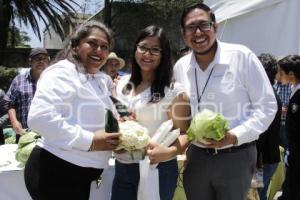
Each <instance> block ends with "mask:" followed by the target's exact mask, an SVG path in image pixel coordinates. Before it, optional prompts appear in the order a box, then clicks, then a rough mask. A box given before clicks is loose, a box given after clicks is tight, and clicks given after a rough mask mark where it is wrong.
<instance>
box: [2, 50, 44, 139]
mask: <svg viewBox="0 0 300 200" xmlns="http://www.w3.org/2000/svg"><path fill="white" fill-rule="evenodd" d="M28 61H29V66H30V67H31V69H30V70H28V71H26V72H24V73H20V74H19V75H17V76H16V77H15V78H14V80H13V81H12V83H11V85H10V88H9V90H8V91H7V93H6V95H5V97H4V100H5V101H7V102H8V105H9V110H8V115H9V119H10V122H11V125H12V127H13V129H14V131H15V132H16V142H17V143H18V141H19V138H20V135H21V134H22V132H23V130H24V129H27V128H28V126H27V116H28V111H29V106H30V103H31V100H32V98H33V96H34V93H35V90H36V83H37V80H38V79H39V77H40V75H41V73H42V71H43V70H44V69H45V68H46V67H47V66H48V65H49V56H48V52H47V50H46V49H44V48H35V49H32V50H31V52H30V54H29V59H28Z"/></svg>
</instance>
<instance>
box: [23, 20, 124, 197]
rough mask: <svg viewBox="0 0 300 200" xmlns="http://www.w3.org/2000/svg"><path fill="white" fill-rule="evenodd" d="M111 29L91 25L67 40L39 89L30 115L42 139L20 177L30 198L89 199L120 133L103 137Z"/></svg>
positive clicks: (109, 106) (108, 105) (30, 122)
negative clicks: (101, 70)
mask: <svg viewBox="0 0 300 200" xmlns="http://www.w3.org/2000/svg"><path fill="white" fill-rule="evenodd" d="M112 44H113V38H112V35H111V32H110V31H109V29H108V28H107V27H106V26H105V25H104V24H102V23H100V22H95V21H89V22H86V23H84V24H83V25H82V26H80V27H79V28H78V29H77V31H76V32H75V33H74V34H73V35H72V36H71V39H70V41H69V43H68V44H67V46H66V47H65V48H64V49H63V50H62V51H61V52H60V53H59V54H58V57H57V58H56V59H55V62H54V63H53V65H51V66H50V67H48V68H47V69H46V70H45V71H44V72H43V74H42V75H41V78H40V80H39V82H38V85H37V91H36V93H35V96H34V98H33V100H32V104H31V107H30V110H29V114H28V125H29V127H30V129H32V130H33V131H35V132H37V133H38V134H39V135H40V136H41V139H39V140H38V142H37V145H36V146H35V147H34V148H33V150H32V152H31V154H30V157H29V159H28V161H27V163H26V166H25V171H24V177H25V184H26V187H27V190H28V192H29V194H30V195H31V197H32V198H33V199H78V200H79V199H80V200H88V199H89V194H90V185H91V182H92V181H94V180H97V179H98V178H99V176H100V175H101V173H102V171H103V168H105V167H108V160H109V158H110V157H111V154H112V151H111V150H113V149H115V148H116V146H117V145H118V144H119V136H120V134H119V133H106V132H105V122H106V120H107V119H105V115H106V113H107V112H108V111H107V110H111V111H113V112H114V113H116V111H114V105H113V103H112V102H111V100H110V98H109V95H110V91H109V90H110V88H108V86H107V85H108V82H111V79H110V77H109V76H107V75H106V74H104V73H102V72H100V71H99V70H100V68H101V67H102V66H103V65H104V64H105V62H106V60H107V57H108V54H109V51H110V49H111V48H112Z"/></svg>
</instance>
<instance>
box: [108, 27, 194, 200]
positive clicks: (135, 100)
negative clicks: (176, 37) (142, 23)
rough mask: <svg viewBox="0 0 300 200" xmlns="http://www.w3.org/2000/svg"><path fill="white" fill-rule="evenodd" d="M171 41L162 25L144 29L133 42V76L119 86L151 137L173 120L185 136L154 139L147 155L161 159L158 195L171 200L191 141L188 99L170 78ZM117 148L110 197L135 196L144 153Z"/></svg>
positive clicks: (133, 198) (114, 199)
mask: <svg viewBox="0 0 300 200" xmlns="http://www.w3.org/2000/svg"><path fill="white" fill-rule="evenodd" d="M170 53H171V50H170V44H169V40H168V39H167V37H166V34H165V32H164V31H163V29H162V28H160V27H157V26H154V25H152V26H148V27H146V28H145V29H143V30H142V31H141V32H140V34H139V36H138V38H137V40H136V42H135V45H134V50H133V54H132V55H134V57H133V59H132V73H131V75H127V76H123V77H122V78H121V79H120V80H119V81H118V84H117V87H116V91H117V98H119V99H120V100H122V101H123V102H126V104H128V107H129V109H131V110H132V111H133V112H134V114H135V118H136V120H137V121H138V123H139V124H141V125H142V126H144V127H146V128H147V129H148V131H149V136H150V137H151V136H153V135H154V133H155V131H156V130H157V129H158V128H159V127H160V125H161V124H162V123H163V122H165V121H167V120H169V119H171V120H172V121H173V125H174V129H177V128H180V132H181V133H182V135H180V136H179V138H178V139H177V140H176V141H175V142H174V143H173V145H171V146H169V147H164V146H162V145H160V144H156V143H151V144H150V145H149V147H148V149H147V154H148V156H149V159H150V161H151V163H152V164H155V163H157V164H158V166H157V169H158V173H159V195H160V199H161V200H172V198H173V195H174V192H175V188H176V183H177V177H178V166H177V159H176V155H177V154H181V153H182V152H183V151H184V150H185V148H186V146H187V145H188V140H187V136H186V134H185V131H186V130H187V128H188V126H189V122H190V106H189V100H188V97H187V95H186V93H185V92H184V89H183V87H182V86H181V85H180V84H178V83H174V82H172V81H171V80H172V71H173V70H172V68H173V67H172V64H171V57H170V56H171V55H170ZM133 155H134V159H131V157H130V154H129V152H123V153H118V152H116V154H115V156H116V163H115V177H114V181H113V187H112V198H111V200H123V199H128V200H129V199H130V200H136V199H137V192H138V185H139V181H140V171H139V161H140V160H142V159H143V153H142V152H141V151H135V152H134V153H133Z"/></svg>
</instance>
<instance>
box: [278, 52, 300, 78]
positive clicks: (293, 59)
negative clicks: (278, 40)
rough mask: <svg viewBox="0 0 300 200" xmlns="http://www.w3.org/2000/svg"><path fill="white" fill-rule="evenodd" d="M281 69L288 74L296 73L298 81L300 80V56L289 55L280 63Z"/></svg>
mask: <svg viewBox="0 0 300 200" xmlns="http://www.w3.org/2000/svg"><path fill="white" fill-rule="evenodd" d="M278 65H279V66H280V68H281V69H282V70H283V71H284V72H285V73H286V74H288V73H289V72H294V75H295V77H296V78H297V79H299V80H300V56H299V55H288V56H286V57H284V58H282V59H281V60H279V61H278Z"/></svg>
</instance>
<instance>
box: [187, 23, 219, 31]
mask: <svg viewBox="0 0 300 200" xmlns="http://www.w3.org/2000/svg"><path fill="white" fill-rule="evenodd" d="M213 24H214V22H212V21H206V22H201V23H198V24H191V25H187V26H185V27H184V31H185V32H186V33H195V32H196V31H197V29H200V31H202V32H206V31H209V30H210V29H211V27H212V25H213Z"/></svg>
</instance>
